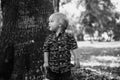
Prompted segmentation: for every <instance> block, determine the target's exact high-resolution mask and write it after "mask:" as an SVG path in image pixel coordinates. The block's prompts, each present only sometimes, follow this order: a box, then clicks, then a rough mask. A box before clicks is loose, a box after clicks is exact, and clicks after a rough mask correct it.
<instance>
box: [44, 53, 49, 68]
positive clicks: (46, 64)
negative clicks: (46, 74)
mask: <svg viewBox="0 0 120 80" xmlns="http://www.w3.org/2000/svg"><path fill="white" fill-rule="evenodd" d="M48 54H49V53H48V52H44V65H43V66H44V67H45V68H46V67H48V66H49V65H48Z"/></svg>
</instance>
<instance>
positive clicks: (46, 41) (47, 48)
mask: <svg viewBox="0 0 120 80" xmlns="http://www.w3.org/2000/svg"><path fill="white" fill-rule="evenodd" d="M49 39H50V38H49V36H48V37H47V38H46V40H45V42H44V45H43V52H48V51H49Z"/></svg>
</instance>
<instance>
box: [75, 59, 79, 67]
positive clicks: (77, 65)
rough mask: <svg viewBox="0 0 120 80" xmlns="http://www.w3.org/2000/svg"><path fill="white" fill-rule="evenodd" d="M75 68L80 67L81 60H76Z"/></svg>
mask: <svg viewBox="0 0 120 80" xmlns="http://www.w3.org/2000/svg"><path fill="white" fill-rule="evenodd" d="M75 67H77V68H78V67H80V62H79V59H76V60H75Z"/></svg>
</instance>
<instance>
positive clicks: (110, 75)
mask: <svg viewBox="0 0 120 80" xmlns="http://www.w3.org/2000/svg"><path fill="white" fill-rule="evenodd" d="M78 47H79V48H78V49H77V50H76V55H77V57H78V58H79V60H80V65H81V68H79V69H76V70H74V71H75V73H76V74H75V76H76V75H77V76H76V77H77V79H76V80H79V79H80V78H81V79H80V80H120V42H93V43H90V42H78ZM83 76H84V77H83Z"/></svg>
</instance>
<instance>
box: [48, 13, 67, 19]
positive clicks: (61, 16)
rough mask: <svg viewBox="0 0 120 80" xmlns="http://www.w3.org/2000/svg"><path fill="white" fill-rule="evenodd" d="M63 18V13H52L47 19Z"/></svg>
mask: <svg viewBox="0 0 120 80" xmlns="http://www.w3.org/2000/svg"><path fill="white" fill-rule="evenodd" d="M60 18H61V19H62V18H63V19H64V18H66V16H65V15H63V14H60V13H58V14H52V15H51V16H50V17H49V19H50V20H51V19H53V20H54V19H60Z"/></svg>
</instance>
